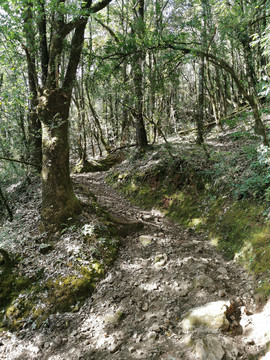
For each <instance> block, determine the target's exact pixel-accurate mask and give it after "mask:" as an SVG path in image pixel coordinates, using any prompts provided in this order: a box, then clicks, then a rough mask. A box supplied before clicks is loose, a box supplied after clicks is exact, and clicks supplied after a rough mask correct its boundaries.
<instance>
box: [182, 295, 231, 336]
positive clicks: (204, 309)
mask: <svg viewBox="0 0 270 360" xmlns="http://www.w3.org/2000/svg"><path fill="white" fill-rule="evenodd" d="M224 305H227V306H229V301H216V302H211V303H207V304H206V305H204V306H200V307H196V308H193V309H191V310H189V311H188V312H187V314H186V315H185V318H184V319H183V321H182V323H181V325H182V329H183V331H190V330H192V329H196V328H198V327H206V328H209V329H212V330H224V329H227V328H228V326H229V322H228V320H227V319H226V315H225V310H226V308H225V306H224Z"/></svg>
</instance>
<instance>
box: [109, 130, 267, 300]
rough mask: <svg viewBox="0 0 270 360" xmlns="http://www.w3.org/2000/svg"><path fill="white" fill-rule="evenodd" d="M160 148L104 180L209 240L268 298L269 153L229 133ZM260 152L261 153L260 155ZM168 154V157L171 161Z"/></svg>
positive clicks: (251, 140) (250, 138) (139, 155)
mask: <svg viewBox="0 0 270 360" xmlns="http://www.w3.org/2000/svg"><path fill="white" fill-rule="evenodd" d="M207 150H208V153H209V154H210V157H208V156H206V154H205V152H204V151H203V149H202V148H201V147H198V146H196V145H194V146H191V145H190V144H187V145H183V144H174V145H173V146H172V147H171V153H168V151H167V149H166V147H165V146H164V145H157V146H154V147H151V148H149V149H148V150H147V151H146V152H144V153H139V152H133V153H131V154H130V155H129V162H130V163H131V164H132V165H130V166H129V168H128V169H127V170H126V171H125V172H123V171H121V170H120V169H121V167H119V168H118V170H117V168H116V169H114V170H113V171H111V172H110V174H109V176H108V181H109V182H110V183H111V184H114V185H115V186H116V187H118V188H119V189H120V191H122V192H123V193H124V194H125V195H126V196H128V197H129V198H130V199H131V200H132V201H133V202H135V203H136V204H139V205H140V206H143V207H145V208H148V209H149V208H152V207H158V208H159V209H161V210H162V211H163V212H164V213H165V214H166V215H167V216H169V217H171V218H172V219H174V220H175V221H176V222H177V223H179V224H181V225H182V226H184V227H186V228H189V229H191V230H192V231H195V232H203V233H204V234H206V235H207V237H208V239H209V241H211V242H212V244H213V245H215V246H217V248H218V249H219V250H220V251H222V253H223V254H224V256H226V257H227V258H229V259H232V258H238V259H239V261H241V262H242V263H243V264H244V265H245V266H246V267H247V269H249V270H250V271H252V272H253V273H254V276H255V277H256V278H257V279H258V283H259V291H261V292H262V293H263V294H265V295H269V294H270V281H269V278H270V276H269V275H270V231H269V226H268V225H267V223H268V214H269V212H270V208H269V205H270V204H269V200H270V172H269V170H270V169H269V163H268V160H269V154H268V153H266V152H264V150H263V149H262V148H260V147H259V145H258V141H257V138H256V137H253V136H250V134H248V135H247V134H245V133H241V134H240V133H238V134H237V133H235V132H234V133H231V134H229V135H227V136H226V138H224V139H221V142H220V143H218V144H216V145H211V146H208V147H207ZM262 150H263V151H262ZM171 154H173V157H172V156H171Z"/></svg>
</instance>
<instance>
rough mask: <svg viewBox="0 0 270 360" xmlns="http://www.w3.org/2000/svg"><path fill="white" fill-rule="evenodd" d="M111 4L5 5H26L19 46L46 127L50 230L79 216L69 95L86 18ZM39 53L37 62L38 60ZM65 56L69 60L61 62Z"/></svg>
mask: <svg viewBox="0 0 270 360" xmlns="http://www.w3.org/2000/svg"><path fill="white" fill-rule="evenodd" d="M111 1H112V0H102V1H100V2H98V3H96V4H94V5H93V4H92V1H90V0H88V1H83V2H82V3H81V5H80V7H78V5H77V4H75V6H73V5H72V3H71V2H69V1H65V0H54V1H45V0H22V2H21V3H20V4H17V3H12V1H9V2H8V4H7V6H6V10H7V11H9V12H10V11H12V10H14V8H12V6H14V7H16V6H19V7H21V6H23V11H22V12H19V13H20V14H22V20H23V21H24V32H23V33H21V35H20V39H21V42H22V41H23V40H24V41H23V43H21V46H22V47H23V48H24V49H25V53H26V57H27V64H28V78H29V84H30V85H29V87H30V92H31V96H32V98H31V101H32V102H34V103H32V104H31V106H30V108H31V112H33V118H35V119H36V117H38V119H39V121H40V123H41V127H42V220H43V222H44V224H45V227H48V228H49V227H51V226H52V225H58V226H59V225H60V224H62V223H64V222H66V221H67V219H69V218H72V217H74V216H75V215H76V214H78V213H80V211H81V206H80V204H79V201H78V199H77V198H76V197H75V195H74V192H73V188H72V183H71V179H70V173H69V110H70V103H71V95H72V90H73V86H74V80H75V77H76V72H77V69H78V66H79V61H80V55H81V52H82V47H83V42H84V32H85V28H86V25H87V21H88V18H89V16H90V15H91V14H92V13H96V12H98V11H100V10H102V9H103V8H105V7H106V6H107V5H108V4H109V3H110V2H111ZM46 13H48V14H49V16H50V19H49V20H50V21H48V18H47V17H46V15H45V14H46ZM11 16H14V15H11ZM30 23H31V26H33V28H34V29H38V42H37V43H35V44H33V43H32V42H30V40H29V38H28V37H29V31H30V27H29V26H30ZM32 35H33V34H32ZM36 38H37V37H35V39H36ZM47 39H49V45H48V44H47ZM31 41H32V40H31ZM37 48H39V52H38V55H37V56H38V58H37V59H35V58H34V54H36V53H37ZM64 55H65V59H66V60H65V61H61V60H62V58H63V56H64ZM37 65H38V66H37Z"/></svg>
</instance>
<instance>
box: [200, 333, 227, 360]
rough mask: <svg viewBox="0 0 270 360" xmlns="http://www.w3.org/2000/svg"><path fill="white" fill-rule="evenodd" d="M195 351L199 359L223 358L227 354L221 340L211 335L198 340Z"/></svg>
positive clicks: (217, 359)
mask: <svg viewBox="0 0 270 360" xmlns="http://www.w3.org/2000/svg"><path fill="white" fill-rule="evenodd" d="M195 352H196V359H198V360H222V359H223V357H224V355H225V352H224V350H223V347H222V345H221V343H220V341H219V340H218V339H217V338H215V337H213V336H209V335H207V337H206V338H205V339H198V340H197V341H196V347H195Z"/></svg>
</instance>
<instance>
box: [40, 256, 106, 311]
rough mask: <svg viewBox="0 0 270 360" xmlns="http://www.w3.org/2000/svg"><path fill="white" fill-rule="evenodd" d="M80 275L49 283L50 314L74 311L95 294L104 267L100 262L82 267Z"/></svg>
mask: <svg viewBox="0 0 270 360" xmlns="http://www.w3.org/2000/svg"><path fill="white" fill-rule="evenodd" d="M80 273H81V274H80V275H70V276H67V277H60V278H58V279H56V280H49V281H48V282H47V284H46V285H45V287H46V288H47V289H48V299H47V300H46V303H47V306H48V308H50V309H51V310H50V312H57V311H59V312H65V311H72V310H73V307H74V306H75V305H76V304H77V303H80V302H82V301H83V300H84V299H85V298H86V297H88V296H89V295H90V294H91V293H92V292H93V290H94V288H95V285H96V283H97V281H98V280H99V279H100V278H102V277H103V275H104V267H103V266H102V265H101V264H99V263H98V262H92V263H91V264H90V265H89V266H88V267H85V266H84V267H81V271H80Z"/></svg>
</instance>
